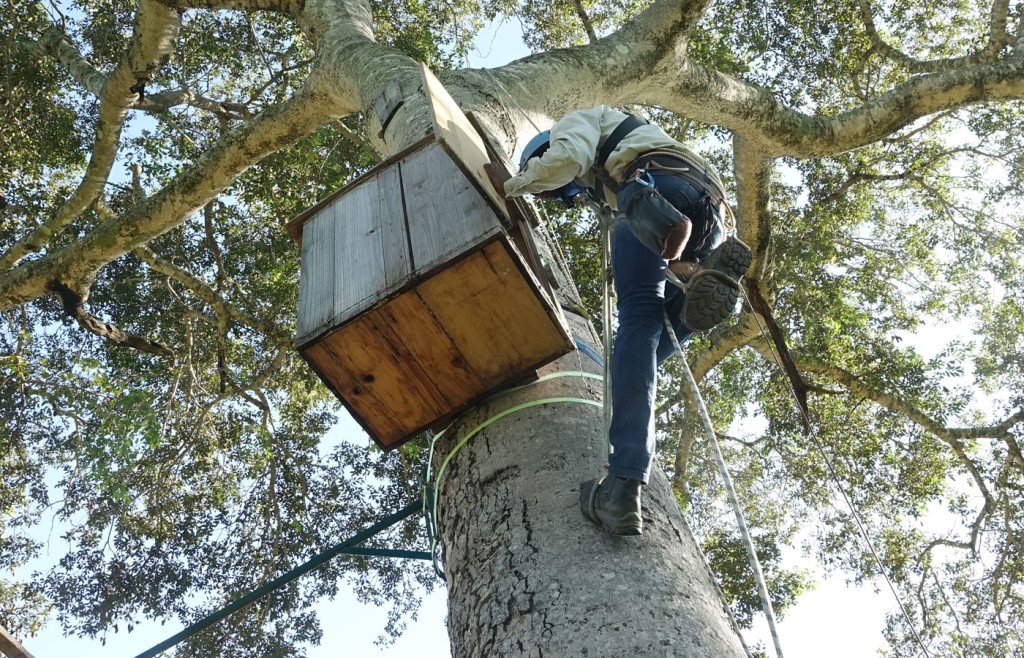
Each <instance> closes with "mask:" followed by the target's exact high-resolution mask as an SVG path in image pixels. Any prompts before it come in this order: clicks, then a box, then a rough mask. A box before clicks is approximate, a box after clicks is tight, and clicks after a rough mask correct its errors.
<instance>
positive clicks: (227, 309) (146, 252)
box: [135, 245, 291, 346]
mask: <svg viewBox="0 0 1024 658" xmlns="http://www.w3.org/2000/svg"><path fill="white" fill-rule="evenodd" d="M135 254H136V255H138V257H139V258H141V259H142V260H143V261H144V262H145V263H146V264H147V265H149V267H150V268H152V270H153V271H154V272H157V273H159V274H163V275H164V276H166V277H169V278H171V279H174V280H175V281H177V282H178V283H180V284H181V285H183V286H185V288H186V289H188V290H189V292H191V293H193V294H194V295H195V296H196V297H198V298H199V299H201V300H203V301H204V302H206V304H208V305H209V306H210V308H212V309H214V311H215V312H216V313H217V315H218V316H220V317H224V318H231V319H232V320H234V321H235V322H237V323H239V324H242V325H245V326H247V327H249V328H251V329H254V330H256V331H258V332H260V333H261V334H263V335H264V336H266V337H268V338H270V339H271V340H273V341H274V342H275V343H277V344H278V345H283V346H288V345H291V334H290V333H289V332H287V331H286V330H285V329H283V328H281V327H278V326H276V325H272V324H269V323H267V322H263V321H262V320H259V319H257V318H255V317H253V316H251V315H249V314H248V313H245V312H243V311H240V310H239V309H238V308H236V307H235V306H234V305H232V304H229V303H228V302H227V301H225V300H224V298H223V297H221V296H220V295H218V294H217V293H216V292H215V291H214V290H213V288H211V287H210V286H209V285H207V284H206V283H205V282H204V281H202V280H200V279H199V278H198V277H196V276H194V275H193V274H190V273H189V272H186V271H185V270H183V269H181V268H180V267H178V266H177V265H174V264H173V263H171V262H169V261H166V260H164V259H163V258H160V256H158V255H157V254H156V252H154V251H153V250H152V249H150V248H149V247H146V246H144V245H142V246H138V247H136V248H135Z"/></svg>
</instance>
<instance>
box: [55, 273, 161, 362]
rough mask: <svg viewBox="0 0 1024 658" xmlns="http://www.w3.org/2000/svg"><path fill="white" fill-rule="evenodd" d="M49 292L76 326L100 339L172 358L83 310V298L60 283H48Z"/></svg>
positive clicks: (158, 345) (146, 342) (159, 346)
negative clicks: (57, 297) (58, 298)
mask: <svg viewBox="0 0 1024 658" xmlns="http://www.w3.org/2000/svg"><path fill="white" fill-rule="evenodd" d="M50 290H52V291H53V292H55V293H57V295H58V296H59V297H60V300H61V304H62V305H63V306H64V312H65V313H67V314H68V316H69V317H71V318H74V320H75V321H76V322H78V325H79V326H80V327H82V328H83V329H85V330H86V331H88V332H90V333H94V334H96V335H97V336H99V337H100V338H105V339H107V340H109V341H110V342H112V343H114V344H115V345H117V346H118V347H131V348H133V349H137V350H139V351H141V352H148V353H150V354H155V355H157V356H163V357H171V358H174V352H173V351H172V350H171V349H170V348H168V347H166V346H165V345H161V344H160V343H156V342H152V341H148V340H146V339H145V338H142V337H140V336H135V335H133V334H126V333H125V332H123V331H121V330H120V329H118V328H117V327H115V326H114V325H112V324H110V323H107V322H104V321H102V320H100V319H99V318H97V317H96V316H95V315H92V314H91V313H89V312H88V311H86V310H85V298H84V297H83V296H82V295H79V294H78V293H76V292H75V291H73V290H72V289H71V288H69V287H67V286H66V285H64V284H63V283H61V282H60V281H52V282H50Z"/></svg>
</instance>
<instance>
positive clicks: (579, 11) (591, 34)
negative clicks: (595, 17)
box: [572, 0, 597, 43]
mask: <svg viewBox="0 0 1024 658" xmlns="http://www.w3.org/2000/svg"><path fill="white" fill-rule="evenodd" d="M572 6H573V8H574V9H575V10H576V15H577V16H579V17H580V21H581V22H582V23H583V29H584V30H586V32H587V37H588V38H589V39H590V43H594V42H596V41H597V32H595V31H594V24H593V23H591V22H590V16H588V15H587V10H586V9H584V7H583V0H572Z"/></svg>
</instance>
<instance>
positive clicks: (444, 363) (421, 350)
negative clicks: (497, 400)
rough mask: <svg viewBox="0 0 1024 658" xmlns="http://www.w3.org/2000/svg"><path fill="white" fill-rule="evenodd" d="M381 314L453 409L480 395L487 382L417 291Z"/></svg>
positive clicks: (405, 295) (394, 302) (397, 299)
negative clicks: (471, 365) (472, 366)
mask: <svg viewBox="0 0 1024 658" xmlns="http://www.w3.org/2000/svg"><path fill="white" fill-rule="evenodd" d="M440 276H444V274H443V273H442V274H440ZM380 314H381V317H382V318H383V319H384V321H385V322H386V323H387V324H388V326H390V327H391V329H392V330H393V331H394V332H395V333H396V334H397V335H398V336H400V337H401V338H402V341H403V342H404V344H405V347H406V348H407V349H408V350H409V354H410V355H411V356H412V357H413V358H414V359H415V360H416V363H417V364H419V365H420V367H421V368H423V370H424V371H425V372H426V373H428V374H429V376H430V378H431V380H432V381H433V383H434V386H435V387H437V389H438V391H439V392H440V393H441V394H442V395H443V396H444V398H445V399H446V400H447V401H448V404H449V408H450V409H454V408H456V407H459V406H461V405H463V404H465V403H466V402H469V401H470V400H472V399H473V398H474V397H476V396H478V395H479V394H480V391H481V390H483V387H484V386H485V385H486V384H485V381H484V380H483V379H482V378H481V377H480V376H479V375H478V374H477V373H476V371H475V370H473V368H471V367H470V365H469V363H468V362H467V361H466V357H465V356H463V355H462V353H461V352H459V349H458V347H456V346H455V343H454V342H453V341H452V339H451V337H450V336H449V335H448V334H446V333H445V331H444V328H443V327H441V326H440V325H439V324H438V322H437V319H436V318H435V317H434V316H433V314H432V313H431V311H430V308H428V307H427V305H426V304H425V303H424V302H423V300H422V299H421V298H420V296H419V295H418V294H417V293H416V291H415V290H410V291H409V292H407V293H405V294H404V295H399V296H398V297H397V298H395V299H393V300H391V301H390V302H388V303H387V304H385V305H384V306H382V307H381V308H380Z"/></svg>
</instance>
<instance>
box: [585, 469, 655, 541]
mask: <svg viewBox="0 0 1024 658" xmlns="http://www.w3.org/2000/svg"><path fill="white" fill-rule="evenodd" d="M641 486H642V483H641V482H640V481H639V480H628V479H625V478H618V477H612V476H609V477H606V478H603V479H601V480H597V479H594V480H590V481H588V482H584V483H583V485H582V486H581V487H580V510H582V512H583V516H585V517H587V518H588V519H590V520H591V521H593V522H594V523H596V524H598V525H599V526H602V527H603V528H604V529H605V530H607V531H608V532H610V533H612V534H613V535H639V534H640V533H642V532H643V519H642V518H641V517H640V487H641Z"/></svg>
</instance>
